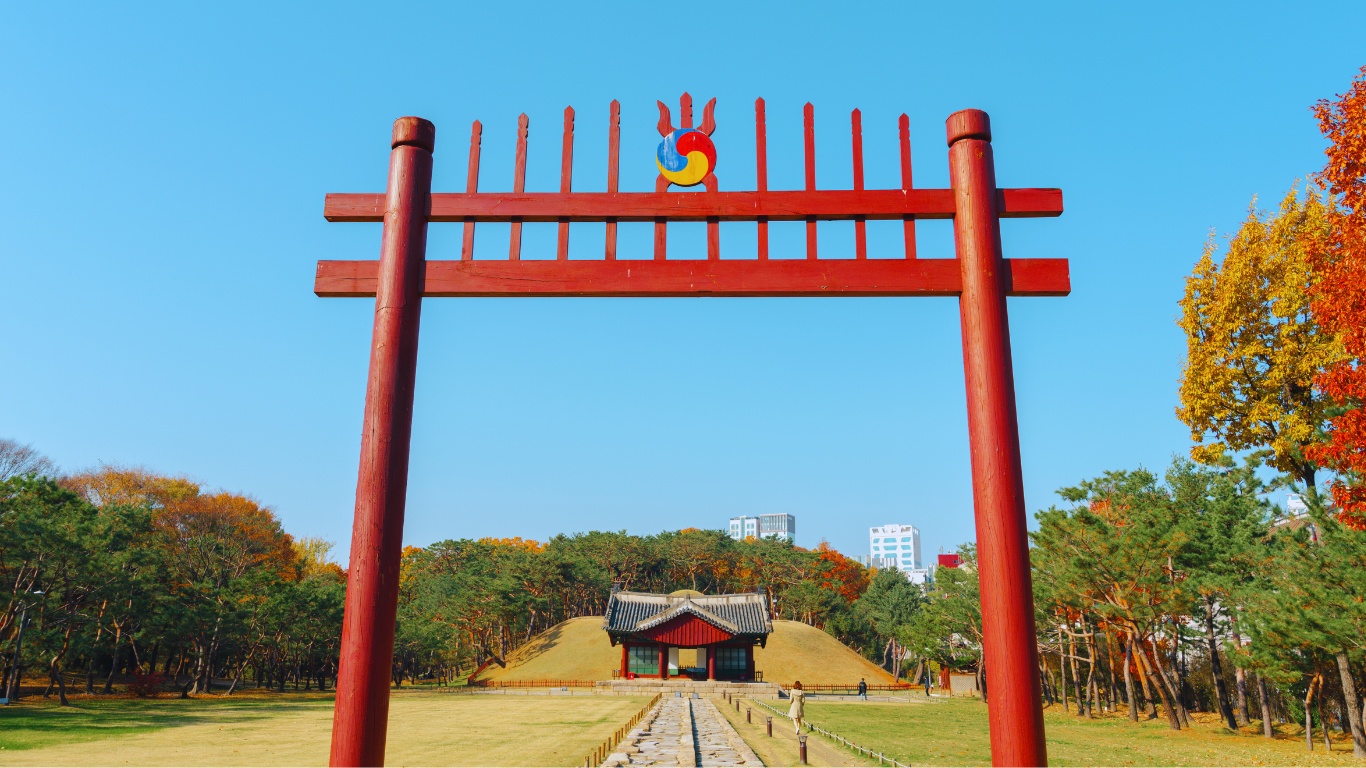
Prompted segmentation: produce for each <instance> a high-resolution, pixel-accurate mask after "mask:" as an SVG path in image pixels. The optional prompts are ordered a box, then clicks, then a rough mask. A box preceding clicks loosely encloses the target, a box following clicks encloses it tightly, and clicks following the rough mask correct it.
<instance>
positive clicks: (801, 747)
mask: <svg viewBox="0 0 1366 768" xmlns="http://www.w3.org/2000/svg"><path fill="white" fill-rule="evenodd" d="M797 759H799V760H801V761H802V765H806V734H804V733H803V734H801V735H799V736H797Z"/></svg>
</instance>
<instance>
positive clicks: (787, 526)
mask: <svg viewBox="0 0 1366 768" xmlns="http://www.w3.org/2000/svg"><path fill="white" fill-rule="evenodd" d="M730 537H731V538H732V539H736V540H744V539H748V538H756V539H781V540H783V541H786V542H793V543H795V542H796V540H797V516H796V515H783V514H773V515H758V516H757V517H750V516H744V515H742V516H740V517H732V518H731V519H730Z"/></svg>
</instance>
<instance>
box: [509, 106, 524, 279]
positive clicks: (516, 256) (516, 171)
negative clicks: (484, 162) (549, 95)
mask: <svg viewBox="0 0 1366 768" xmlns="http://www.w3.org/2000/svg"><path fill="white" fill-rule="evenodd" d="M526 134H527V117H526V113H525V112H523V113H522V114H520V115H518V116H517V161H516V162H517V165H516V167H514V168H513V170H512V191H513V192H517V193H519V194H520V193H522V192H525V191H526ZM509 227H510V231H509V234H508V259H510V260H512V261H519V260H521V258H522V222H521V220H520V219H518V220H515V221H513V222H512V224H511V225H509Z"/></svg>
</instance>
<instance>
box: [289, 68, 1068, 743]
mask: <svg viewBox="0 0 1366 768" xmlns="http://www.w3.org/2000/svg"><path fill="white" fill-rule="evenodd" d="M714 104H715V99H713V100H712V101H711V102H709V103H708V104H707V105H706V107H705V108H704V114H703V120H702V123H701V125H700V126H698V127H697V129H696V130H697V131H700V132H701V133H702V134H705V135H707V136H710V135H711V133H712V131H713V130H715V121H714V120H713V118H712V108H713V106H714ZM659 110H660V120H659V125H658V129H659V132H660V134H661V135H662V136H669V135H670V134H674V133H676V132H675V129H674V126H673V125H672V119H671V116H670V113H669V110H668V108H667V107H666V106H665V105H664V104H663V103H662V102H661V103H660V104H659ZM610 115H611V117H610V131H609V138H608V150H609V151H608V173H607V190H606V191H604V192H574V191H572V169H573V147H574V111H573V109H572V108H571V109H566V110H565V113H564V133H563V143H562V155H561V158H562V159H561V175H560V191H559V192H526V191H525V179H526V141H527V118H526V116H525V115H523V116H521V118H520V119H519V120H518V137H517V155H516V175H515V181H514V191H513V192H510V193H505V192H479V191H478V182H479V148H480V139H481V133H482V126H481V125H480V124H479V123H478V122H477V121H476V122H475V123H474V126H473V130H472V133H471V137H470V153H469V173H468V177H467V182H466V190H465V192H463V193H438V194H433V193H432V192H431V176H432V151H433V147H434V144H435V137H436V129H435V127H434V126H433V125H432V124H431V123H430V122H428V121H426V120H422V119H420V118H416V117H403V118H399V119H398V120H397V121H396V122H395V123H394V132H393V141H392V143H391V154H390V160H389V182H388V191H387V192H386V193H384V194H331V195H328V196H327V202H326V207H325V212H326V217H327V219H328V220H329V221H371V222H383V223H384V232H383V239H382V245H381V248H380V258H379V260H378V261H321V262H319V263H318V272H317V279H316V282H315V285H314V290H315V292H316V293H317V295H319V296H355V297H359V296H375V297H376V302H375V326H374V336H373V339H372V344H371V353H370V377H369V384H368V387H367V389H366V394H365V422H364V427H363V430H362V435H361V459H360V472H359V478H358V481H357V486H356V513H355V523H354V528H353V531H352V538H351V561H350V568H349V572H348V584H347V591H346V614H345V619H344V623H343V630H342V647H341V670H340V673H339V676H338V679H337V703H336V711H335V715H334V721H333V730H332V758H331V761H332V765H336V766H354V765H381V764H382V763H383V761H384V745H385V733H386V727H387V719H388V708H389V684H390V666H391V663H392V660H393V646H394V619H395V613H396V602H397V598H398V574H399V560H400V553H401V539H402V534H403V512H404V501H405V494H406V490H407V477H408V449H409V442H410V441H409V438H410V435H411V431H412V410H413V384H414V378H415V373H416V368H417V340H418V322H419V317H420V312H421V302H422V297H424V296H827V295H845V296H848V295H854V296H912V295H927V296H958V297H960V298H959V308H960V315H961V320H962V328H963V364H964V374H965V377H966V384H967V406H968V432H969V444H970V447H971V454H972V484H973V501H974V509H975V517H976V526H977V549H978V564H979V568H980V576H981V583H982V623H983V635H984V639H985V642H984V646H985V647H984V651H985V663H986V674H987V686H988V690H989V691H990V699H989V719H990V724H991V748H992V760H993V762H994V763H995V764H997V765H1043V764H1045V763H1046V761H1047V755H1046V753H1045V750H1044V737H1043V713H1042V708H1041V707H1042V703H1041V700H1040V689H1039V677H1038V657H1037V649H1036V646H1035V635H1034V608H1033V596H1032V592H1031V585H1030V571H1029V550H1028V539H1027V534H1026V528H1025V523H1026V519H1025V507H1024V491H1023V484H1022V478H1021V469H1020V445H1019V434H1018V427H1017V422H1016V415H1015V389H1014V378H1013V373H1012V371H1011V357H1010V332H1009V326H1008V321H1007V316H1006V301H1005V299H1006V296H1008V295H1009V296H1064V295H1066V294H1067V293H1068V292H1069V290H1070V281H1069V276H1068V264H1067V261H1066V260H1065V259H1004V258H1002V255H1001V233H1000V219H1002V218H1013V217H1038V216H1057V215H1059V214H1061V213H1062V192H1061V191H1060V190H1057V189H999V188H997V186H996V173H995V164H994V161H993V158H992V150H991V128H990V123H989V121H988V119H987V115H986V113H985V112H982V111H980V110H972V109H969V110H963V111H961V112H955V113H954V114H952V115H950V116H949V118H948V121H947V132H948V146H949V178H950V188H949V189H920V188H916V187H915V186H914V185H913V183H912V180H913V175H912V166H911V151H910V126H909V120H908V119H907V117H906V115H902V116H901V118H900V123H899V128H900V137H901V180H902V184H901V187H900V188H899V189H879V190H869V189H865V188H864V185H863V138H862V125H861V122H862V121H861V115H860V113H859V111H858V110H854V112H853V114H852V115H851V132H852V156H853V163H854V188H853V189H851V190H822V189H817V188H816V169H815V127H814V112H813V109H812V107H811V105H810V104H807V105H806V107H805V109H804V122H805V126H804V127H805V131H804V134H805V142H804V149H805V153H804V155H805V159H804V165H805V171H806V184H805V189H802V190H769V189H768V155H767V140H766V129H765V113H764V102H763V100H762V99H759V100H758V101H756V102H755V144H756V149H757V151H756V158H757V160H756V163H757V167H756V171H757V179H758V183H757V187H758V189H756V190H754V191H748V192H722V191H720V190H719V189H718V188H717V187H718V184H717V180H716V176H715V174H714V173H713V172H711V170H710V167H709V168H708V170H707V173H706V175H705V178H703V179H702V180H701V181H699V182H698V183H701V184H703V185H704V186H705V190H706V191H704V192H698V193H678V192H669V191H668V189H669V182H668V180H667V179H665V177H664V176H663V174H662V173H661V176H660V177H659V179H658V182H657V184H656V189H655V191H653V192H621V191H619V190H618V189H617V179H618V169H619V161H620V107H619V105H618V103H617V102H615V101H614V102H612V105H611V111H610ZM679 121H680V123H681V128H682V129H691V128H693V115H692V100H691V98H690V97H689V96H688V95H687V94H684V95H683V98H682V100H681V103H680V114H679ZM661 169H663V166H662V165H661ZM869 219H893V220H900V221H903V222H904V233H905V254H904V258H891V259H888V258H879V259H869V258H867V240H866V224H865V222H866V221H867V220H869ZM919 219H953V222H954V237H955V250H956V258H954V259H920V258H917V253H916V237H915V227H916V221H917V220H919ZM822 220H853V221H854V236H855V258H853V259H820V258H818V255H817V249H816V222H817V221H822ZM430 221H436V222H461V223H463V224H464V242H463V248H462V251H461V258H460V260H458V261H427V260H426V242H427V223H428V222H430ZM622 221H644V222H653V223H654V225H655V226H654V230H655V237H654V251H653V254H652V255H653V258H651V259H618V258H617V237H616V234H617V232H616V230H617V224H618V223H619V222H622ZM671 221H705V222H707V225H708V226H707V259H706V260H670V259H668V258H667V243H668V238H667V235H668V222H671ZM721 221H750V222H755V224H756V227H757V228H758V254H757V258H756V259H727V260H722V259H721V258H720V251H721V241H720V234H719V226H718V223H719V222H721ZM770 221H804V222H806V252H805V256H806V258H804V259H773V260H770V259H769V258H768V256H769V254H768V222H770ZM479 222H510V223H511V225H512V226H511V237H510V242H509V253H508V258H507V259H496V260H486V259H479V260H476V259H474V253H473V251H474V228H475V226H476V225H477V224H478V223H479ZM523 222H555V223H558V225H559V237H558V242H557V249H556V259H555V260H553V261H550V260H534V261H533V260H527V261H524V260H522V259H521V225H522V223H523ZM571 222H602V223H603V224H604V226H605V228H606V247H605V249H604V250H605V252H604V254H603V258H602V259H601V260H574V261H570V260H569V224H570V223H571Z"/></svg>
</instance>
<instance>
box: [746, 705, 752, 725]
mask: <svg viewBox="0 0 1366 768" xmlns="http://www.w3.org/2000/svg"><path fill="white" fill-rule="evenodd" d="M753 712H754V710H753V709H752V708H750V707H745V722H746V723H753V722H754V721H753V720H751V719H750V714H752V713H753Z"/></svg>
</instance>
